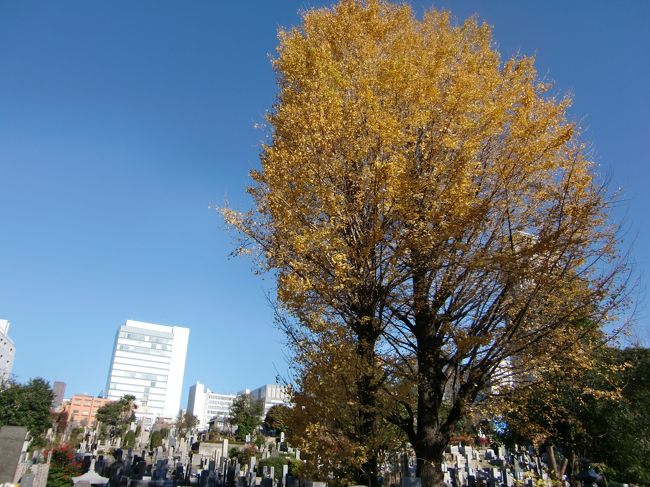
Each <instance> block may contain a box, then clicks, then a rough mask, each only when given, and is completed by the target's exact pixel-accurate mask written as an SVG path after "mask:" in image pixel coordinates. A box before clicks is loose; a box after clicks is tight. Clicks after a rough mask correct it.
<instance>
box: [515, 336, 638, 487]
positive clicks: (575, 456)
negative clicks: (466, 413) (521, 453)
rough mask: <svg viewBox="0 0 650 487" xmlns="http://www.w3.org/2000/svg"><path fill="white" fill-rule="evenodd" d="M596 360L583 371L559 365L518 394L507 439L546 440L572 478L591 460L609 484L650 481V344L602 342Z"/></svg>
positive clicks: (559, 468)
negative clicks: (582, 462) (621, 346)
mask: <svg viewBox="0 0 650 487" xmlns="http://www.w3.org/2000/svg"><path fill="white" fill-rule="evenodd" d="M597 362H598V364H599V366H598V367H596V368H594V369H591V370H588V371H584V372H583V373H582V374H579V375H576V374H574V373H572V374H565V373H563V371H562V370H554V371H552V372H549V377H547V379H548V380H546V381H544V382H543V383H541V384H539V386H538V387H536V388H533V389H531V390H529V391H520V393H521V395H520V396H519V397H518V398H515V399H513V400H512V401H511V407H510V410H509V411H508V412H507V413H506V415H505V416H504V419H505V421H506V423H507V424H508V430H507V432H506V435H505V438H504V439H505V441H506V442H510V443H523V442H532V443H536V444H544V445H546V447H547V448H546V449H547V452H548V453H551V452H555V454H554V455H553V456H554V459H555V460H556V467H557V468H555V470H556V471H557V472H559V473H566V474H567V475H568V476H569V477H572V475H574V474H575V473H576V472H577V471H579V470H580V469H581V465H580V460H581V459H583V458H588V459H589V460H591V461H592V462H594V463H596V464H598V465H599V469H600V471H601V472H602V473H604V474H605V475H606V476H607V479H608V480H609V481H612V480H614V481H618V482H631V483H635V484H639V485H650V441H648V438H650V410H649V408H648V404H650V349H647V348H629V349H626V350H619V349H616V348H611V347H603V348H601V349H600V350H599V351H598V352H597ZM565 459H566V465H564V460H565ZM558 477H559V475H558Z"/></svg>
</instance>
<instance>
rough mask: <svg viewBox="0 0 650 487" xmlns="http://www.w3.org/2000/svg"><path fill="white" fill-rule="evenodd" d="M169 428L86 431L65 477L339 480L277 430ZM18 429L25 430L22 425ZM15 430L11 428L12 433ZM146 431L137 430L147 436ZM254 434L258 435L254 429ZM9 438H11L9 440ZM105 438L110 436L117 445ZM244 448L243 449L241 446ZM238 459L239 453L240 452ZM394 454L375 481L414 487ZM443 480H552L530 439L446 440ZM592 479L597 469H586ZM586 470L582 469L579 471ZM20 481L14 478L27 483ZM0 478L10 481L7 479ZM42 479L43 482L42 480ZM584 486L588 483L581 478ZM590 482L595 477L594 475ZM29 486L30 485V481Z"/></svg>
mask: <svg viewBox="0 0 650 487" xmlns="http://www.w3.org/2000/svg"><path fill="white" fill-rule="evenodd" d="M174 433H175V432H173V431H172V433H171V434H170V435H168V436H167V438H166V440H165V442H164V444H163V445H160V446H158V447H156V448H155V449H153V450H150V449H148V448H143V449H138V448H124V449H122V448H120V447H119V444H120V442H121V439H120V438H116V439H112V440H111V441H107V442H106V443H105V444H102V442H101V441H100V442H95V441H94V439H95V438H94V435H87V436H86V438H87V439H86V441H85V442H82V443H81V444H80V445H79V448H78V449H77V450H76V453H75V460H76V461H77V462H78V463H79V465H80V471H81V472H82V473H80V475H77V476H75V477H72V478H71V481H72V484H73V485H74V486H76V487H90V486H93V485H102V486H103V485H108V486H109V487H176V486H192V487H253V486H262V487H326V486H327V485H340V484H339V483H338V482H337V479H334V478H331V479H320V480H318V481H317V480H310V479H309V478H303V477H302V476H301V474H300V470H301V468H300V467H301V465H302V464H303V460H301V455H300V450H299V449H297V448H293V447H291V446H290V444H289V442H288V441H287V439H286V438H285V435H284V433H280V434H279V435H278V437H277V438H273V437H263V438H264V439H265V440H268V442H264V443H262V442H259V441H258V442H257V443H258V444H260V443H262V444H261V446H260V447H259V448H257V447H255V446H254V445H253V443H252V442H251V441H250V440H251V437H250V436H248V437H247V438H246V440H247V441H245V442H244V443H239V442H237V443H234V444H233V443H231V442H230V441H229V440H228V439H223V440H221V441H219V442H214V441H194V439H195V438H200V437H201V435H199V434H198V432H197V431H194V432H193V433H194V435H196V436H192V437H190V438H189V440H185V439H184V438H176V437H175V434H174ZM23 435H24V432H23ZM14 436H15V435H14ZM146 436H147V435H143V437H145V438H146ZM258 438H262V435H261V434H260V435H259V436H258ZM14 443H15V441H14ZM109 444H117V445H118V446H117V448H113V447H110V445H109ZM246 452H247V453H248V454H247V455H242V453H246ZM246 457H247V460H246V461H242V458H244V459H246ZM395 458H396V461H395V462H393V463H391V464H388V463H387V464H385V465H383V466H382V472H383V476H382V477H381V478H380V479H379V485H384V486H386V487H420V486H421V482H420V479H419V478H417V477H416V459H415V457H414V454H413V451H403V452H402V453H401V454H399V455H397V456H396V457H395ZM444 460H445V461H444V464H443V466H442V470H443V472H444V484H445V485H446V486H449V487H462V486H468V487H473V486H485V487H515V486H520V487H533V486H541V485H544V486H551V485H557V484H556V483H553V481H552V480H551V475H550V474H549V466H548V463H547V457H546V455H540V454H539V452H536V451H535V450H534V449H533V448H532V447H530V446H529V447H521V446H518V445H515V447H514V448H513V449H508V448H506V447H504V446H497V447H494V448H491V447H488V446H481V447H473V446H469V445H463V444H454V445H450V446H449V447H448V448H447V450H446V452H445V455H444ZM592 475H593V476H594V478H593V481H594V482H595V481H596V480H597V479H599V478H600V476H597V475H595V474H594V473H593V471H592ZM585 478H587V477H585ZM25 479H26V480H29V483H27V484H26V483H25V482H24V481H23V482H22V483H21V485H23V486H24V485H29V487H32V486H33V485H34V484H33V482H32V480H31V477H30V478H29V479H27V477H25ZM7 485H11V482H10V483H9V484H7ZM48 485H50V483H49V482H48ZM584 485H585V486H588V485H591V484H589V483H585V484H584ZM593 485H596V484H595V483H594V484H593ZM34 487H36V486H35V485H34Z"/></svg>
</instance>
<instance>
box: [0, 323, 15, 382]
mask: <svg viewBox="0 0 650 487" xmlns="http://www.w3.org/2000/svg"><path fill="white" fill-rule="evenodd" d="M15 356H16V346H15V345H14V342H13V340H12V339H11V338H9V321H8V320H0V382H1V381H3V380H7V379H10V378H11V370H12V369H13V366H14V357H15Z"/></svg>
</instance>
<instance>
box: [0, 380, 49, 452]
mask: <svg viewBox="0 0 650 487" xmlns="http://www.w3.org/2000/svg"><path fill="white" fill-rule="evenodd" d="M53 398H54V394H53V392H52V389H51V388H50V384H49V383H48V382H47V381H46V380H44V379H41V378H35V379H30V380H29V382H27V384H19V383H17V382H15V381H11V380H10V381H6V382H4V383H3V384H2V386H1V388H0V426H5V425H8V426H24V427H25V428H27V429H28V430H29V434H30V435H31V436H32V443H31V445H30V446H31V447H32V448H34V447H38V446H44V444H45V433H46V432H47V430H48V428H49V427H50V426H51V425H52V418H51V416H50V405H51V404H52V399H53Z"/></svg>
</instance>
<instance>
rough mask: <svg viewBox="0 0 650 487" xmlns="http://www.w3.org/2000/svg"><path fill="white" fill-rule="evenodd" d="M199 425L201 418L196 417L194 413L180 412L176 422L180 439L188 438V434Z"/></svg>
mask: <svg viewBox="0 0 650 487" xmlns="http://www.w3.org/2000/svg"><path fill="white" fill-rule="evenodd" d="M198 424H199V418H197V417H196V416H194V415H193V414H192V413H189V412H187V411H186V412H185V413H183V412H180V411H179V413H178V416H177V417H176V422H175V423H174V426H175V427H176V434H177V435H178V437H180V438H186V437H187V435H188V433H190V432H191V431H192V430H193V429H194V428H196V425H198Z"/></svg>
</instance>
